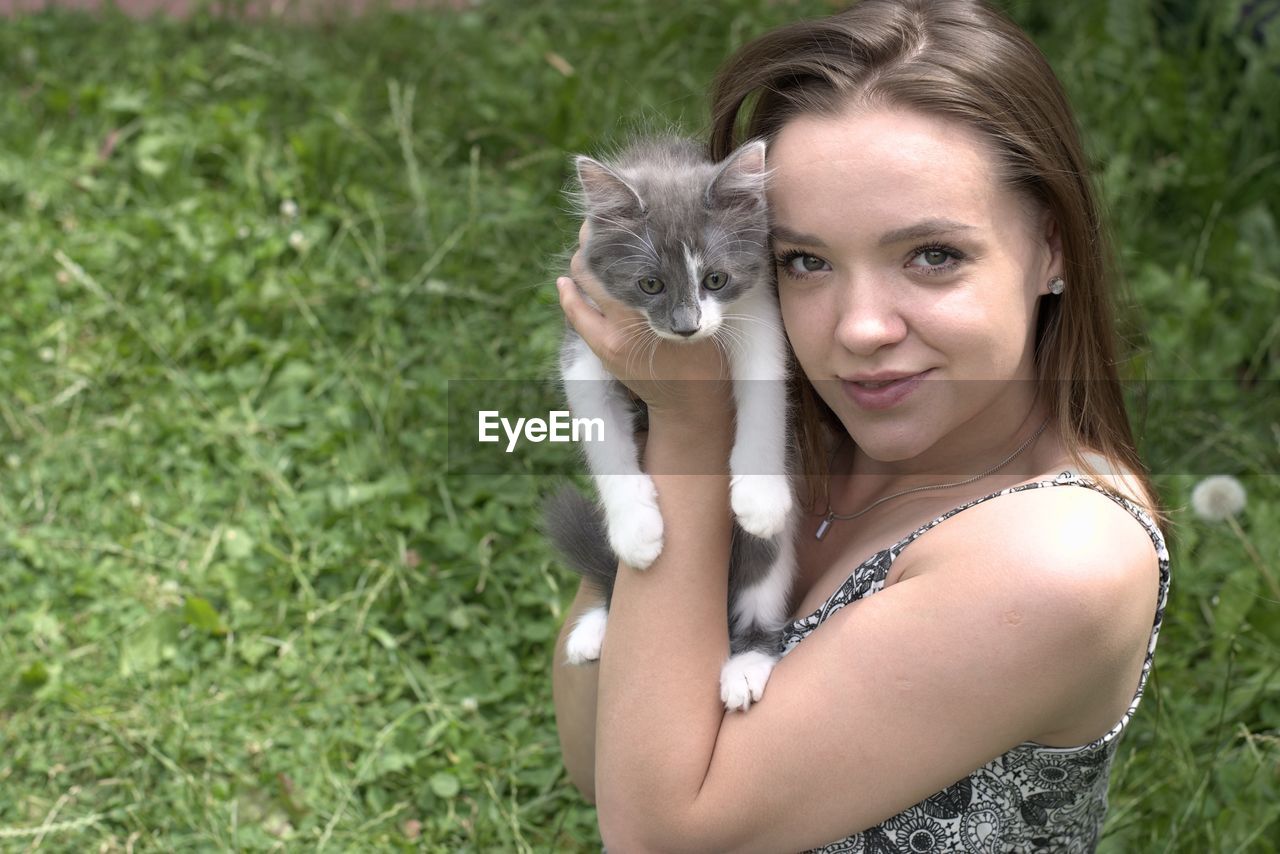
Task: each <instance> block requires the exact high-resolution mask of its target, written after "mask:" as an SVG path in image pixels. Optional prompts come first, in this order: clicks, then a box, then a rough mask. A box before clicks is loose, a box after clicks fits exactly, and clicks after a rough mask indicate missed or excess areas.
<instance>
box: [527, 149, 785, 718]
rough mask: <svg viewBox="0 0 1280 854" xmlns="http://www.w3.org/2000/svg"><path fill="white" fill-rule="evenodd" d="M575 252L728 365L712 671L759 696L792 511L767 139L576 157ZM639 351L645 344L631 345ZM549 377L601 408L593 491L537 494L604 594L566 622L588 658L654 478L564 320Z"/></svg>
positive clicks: (732, 688)
mask: <svg viewBox="0 0 1280 854" xmlns="http://www.w3.org/2000/svg"><path fill="white" fill-rule="evenodd" d="M576 165H577V174H578V181H579V185H580V187H581V199H582V202H583V208H584V211H583V212H584V214H585V216H586V217H587V219H588V220H589V221H590V224H591V231H590V236H589V238H588V241H587V244H586V246H584V247H583V252H584V253H585V257H586V262H587V266H588V268H589V269H590V271H591V272H592V274H593V275H594V276H595V277H596V278H597V279H598V280H599V281H600V282H601V284H602V285H603V286H604V289H605V291H606V292H607V293H608V294H609V295H610V296H611V297H613V298H614V299H616V300H618V301H619V302H622V303H625V304H626V305H628V306H631V307H632V308H635V309H637V310H639V311H640V312H642V313H643V314H644V315H645V316H646V318H647V320H648V324H647V327H645V328H642V329H641V330H637V334H643V335H645V336H647V337H648V339H649V340H648V341H646V343H647V344H650V345H655V344H656V343H657V339H656V338H653V336H655V335H656V336H657V337H658V338H665V339H668V340H672V341H680V342H685V341H697V340H701V339H704V338H708V337H711V336H715V337H716V338H717V340H718V342H719V344H720V346H721V347H722V349H723V351H724V353H725V356H726V362H727V364H728V366H729V369H730V373H731V377H732V380H733V393H734V402H735V405H736V413H737V426H736V432H735V435H734V443H733V451H732V453H731V455H730V459H729V469H730V473H731V475H732V477H731V480H730V504H731V506H732V508H733V513H734V516H735V517H736V524H735V526H734V532H733V543H732V553H731V558H730V571H729V614H730V620H731V624H730V640H731V644H730V653H731V655H730V658H729V659H728V661H727V662H726V663H725V665H724V668H723V669H722V672H721V678H720V689H721V690H720V693H721V699H723V701H724V703H725V706H726V708H728V709H746V708H748V707H749V706H750V705H751V703H752V702H753V701H755V700H759V699H760V697H761V695H762V693H763V690H764V686H765V683H766V682H767V681H768V678H769V674H770V672H771V671H772V670H773V666H774V665H775V664H776V663H777V659H778V652H777V648H778V641H779V640H780V638H781V629H782V627H783V625H784V624H785V622H786V618H787V597H788V595H789V593H790V590H791V584H792V579H793V577H794V569H795V549H794V545H793V538H794V532H795V522H796V510H795V502H794V501H793V498H792V491H791V483H790V478H789V475H788V441H787V440H788V436H787V399H786V382H785V380H786V364H787V356H786V353H787V350H786V342H785V339H784V337H783V330H782V320H781V316H780V314H779V310H778V304H777V298H776V296H775V294H774V291H773V287H772V276H773V271H772V264H773V260H772V255H771V253H770V251H769V245H768V235H769V223H768V207H767V202H766V198H765V186H766V180H767V177H768V172H767V169H766V166H765V143H764V142H763V141H760V140H756V141H752V142H749V143H746V144H745V145H743V146H742V147H741V148H739V149H738V150H737V151H735V152H733V153H732V154H731V155H729V156H728V157H727V158H725V159H724V160H723V161H721V162H720V163H714V162H712V161H711V160H710V159H709V158H708V157H707V155H706V153H705V150H704V149H703V148H702V147H701V146H700V145H698V144H697V143H694V142H692V141H690V140H687V139H681V138H674V137H655V138H648V139H644V140H642V141H640V142H638V143H634V144H632V145H631V146H630V147H628V148H627V149H626V150H625V151H624V152H623V153H622V154H620V155H619V156H618V157H616V158H613V159H612V160H611V162H609V163H607V164H606V163H602V162H600V161H597V160H593V159H592V158H590V157H586V156H579V157H577V158H576ZM640 358H643V355H641V356H640ZM560 376H561V380H562V382H563V385H564V388H565V394H566V397H567V398H568V401H569V407H570V409H571V410H572V413H573V416H574V418H600V419H601V420H602V421H603V423H604V425H605V436H604V441H603V442H585V443H583V448H584V449H585V452H586V457H587V463H588V467H589V468H590V470H591V473H592V475H593V478H594V480H595V483H596V487H597V491H598V494H599V505H594V504H592V503H591V502H589V501H587V500H586V499H584V498H583V497H582V496H581V495H580V494H579V493H578V492H577V491H576V490H574V489H573V488H572V487H569V488H567V489H566V490H564V491H562V492H561V493H559V494H558V495H555V496H553V497H552V498H551V499H550V500H549V501H548V502H547V504H546V506H545V516H544V518H545V522H544V525H545V530H546V531H547V533H548V535H549V536H550V538H551V540H552V541H553V543H554V544H555V545H556V546H557V547H558V548H559V550H560V551H561V552H562V553H563V554H564V555H565V557H566V558H567V559H568V561H569V563H570V565H571V566H572V567H573V568H574V569H575V571H577V572H578V573H580V574H581V575H583V576H584V577H585V578H588V579H591V580H592V581H593V582H594V583H595V584H596V586H598V587H599V588H600V589H601V592H602V593H603V597H604V602H603V604H601V605H600V606H599V607H597V608H594V609H592V610H591V611H588V612H587V613H586V614H585V615H583V617H582V618H581V619H580V620H579V621H578V623H577V624H576V625H575V627H574V629H573V630H572V632H571V633H570V635H569V637H568V639H567V644H566V651H567V657H568V660H569V662H570V663H573V664H580V663H582V662H585V661H592V660H596V659H598V658H599V657H600V649H601V645H602V643H603V640H604V630H605V623H606V617H607V612H608V603H609V600H610V598H611V597H612V592H613V583H614V577H615V575H616V572H617V566H618V560H619V559H621V560H622V561H623V562H624V563H626V564H627V565H629V566H632V567H635V568H636V569H639V570H643V569H646V568H648V567H649V566H650V565H651V564H652V563H653V561H654V560H655V559H656V558H657V557H658V555H659V554H660V553H661V551H662V532H663V522H662V516H661V514H660V513H659V512H658V502H657V492H656V490H655V487H654V484H653V481H652V480H651V479H650V478H649V476H648V475H647V474H644V473H643V472H642V471H641V469H640V465H639V449H638V447H637V444H636V439H635V435H634V431H633V422H634V420H635V418H636V415H637V411H636V404H635V402H634V398H633V396H632V395H631V394H630V393H629V391H628V390H627V389H626V387H625V386H624V385H623V384H622V383H621V382H619V381H618V380H617V379H616V378H614V377H613V376H612V375H611V374H610V373H608V371H606V369H605V367H604V365H603V364H602V363H601V362H600V360H599V358H598V357H597V356H596V355H595V354H594V353H593V352H592V351H591V349H590V348H589V347H588V346H587V345H586V342H585V341H583V340H582V338H581V337H580V336H579V335H578V334H577V333H576V332H574V331H573V329H572V327H568V326H566V331H565V337H564V341H563V344H562V347H561V352H560Z"/></svg>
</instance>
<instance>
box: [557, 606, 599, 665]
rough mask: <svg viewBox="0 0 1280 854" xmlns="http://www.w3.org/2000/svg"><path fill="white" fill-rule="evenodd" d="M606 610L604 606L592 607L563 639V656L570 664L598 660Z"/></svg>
mask: <svg viewBox="0 0 1280 854" xmlns="http://www.w3.org/2000/svg"><path fill="white" fill-rule="evenodd" d="M607 621H608V612H607V611H605V609H604V608H592V609H591V610H590V611H588V612H587V613H585V614H583V615H582V616H581V617H580V618H579V619H578V623H577V625H575V626H574V627H573V631H571V632H569V636H568V637H567V638H565V639H564V657H565V660H566V661H568V662H569V663H570V664H586V663H587V662H588V661H599V660H600V649H601V648H602V647H603V646H604V627H605V623H606V622H607Z"/></svg>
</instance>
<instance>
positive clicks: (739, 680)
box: [720, 651, 778, 712]
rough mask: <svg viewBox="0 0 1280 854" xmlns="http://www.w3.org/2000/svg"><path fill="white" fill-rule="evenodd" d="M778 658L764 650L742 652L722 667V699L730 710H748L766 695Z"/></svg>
mask: <svg viewBox="0 0 1280 854" xmlns="http://www.w3.org/2000/svg"><path fill="white" fill-rule="evenodd" d="M777 663H778V659H776V658H774V657H773V656H772V655H767V654H765V653H763V652H755V651H751V652H740V653H738V654H737V655H735V656H733V657H731V658H730V659H729V660H728V661H726V662H725V663H724V667H722V668H720V699H721V700H722V701H724V707H725V709H726V710H728V711H730V712H736V711H746V710H747V709H748V708H750V706H751V704H752V703H754V702H758V701H759V700H760V698H761V697H763V696H764V686H765V683H766V682H768V681H769V674H770V673H772V672H773V666H774V665H775V664H777Z"/></svg>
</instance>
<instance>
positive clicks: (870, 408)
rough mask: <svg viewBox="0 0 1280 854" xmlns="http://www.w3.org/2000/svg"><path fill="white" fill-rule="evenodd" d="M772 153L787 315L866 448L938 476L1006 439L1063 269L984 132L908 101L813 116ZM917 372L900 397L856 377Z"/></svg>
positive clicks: (1021, 412)
mask: <svg viewBox="0 0 1280 854" xmlns="http://www.w3.org/2000/svg"><path fill="white" fill-rule="evenodd" d="M769 161H770V164H769V165H770V166H771V167H772V169H773V170H774V175H773V178H772V179H771V181H770V187H771V189H770V191H769V202H770V206H771V211H772V217H773V244H774V247H773V248H774V252H775V254H776V255H777V256H779V264H778V295H779V300H780V303H781V308H782V317H783V323H784V325H785V326H786V331H787V335H788V337H789V338H790V340H791V345H792V347H793V349H794V350H795V354H796V356H797V358H798V360H799V362H800V365H801V366H802V368H803V369H804V372H805V375H806V376H807V377H808V378H809V380H810V381H811V382H812V383H813V384H814V387H815V389H816V390H817V392H818V394H819V395H821V397H822V399H823V400H824V401H825V402H826V403H827V405H828V406H830V407H831V409H832V411H833V412H834V413H835V414H836V415H837V416H839V418H840V420H841V422H842V423H843V424H844V426H845V428H846V430H848V432H849V434H850V436H852V438H853V439H854V441H855V442H856V443H857V445H858V447H859V448H860V449H861V450H862V451H864V452H865V453H866V454H867V456H869V457H870V458H872V459H873V460H878V461H884V462H893V461H902V460H912V459H914V460H916V461H917V462H918V463H919V464H920V465H917V466H914V467H912V466H905V467H903V468H902V470H903V471H925V470H926V469H925V468H922V467H921V466H924V465H927V464H929V463H932V465H934V466H935V468H934V469H933V471H942V470H943V469H941V468H936V466H937V465H939V464H940V462H941V460H943V459H946V458H948V457H954V456H955V455H956V454H970V453H973V454H977V453H979V452H981V451H982V450H984V449H985V448H986V445H984V444H983V442H984V440H985V441H986V442H987V443H992V442H994V443H999V442H1005V441H1007V439H1008V437H1009V435H1010V434H1011V433H1012V432H1013V431H1014V430H1016V429H1017V427H1018V426H1019V425H1020V424H1021V423H1022V421H1023V419H1024V418H1025V417H1026V416H1027V414H1028V411H1029V410H1030V408H1031V406H1032V402H1033V398H1034V383H1033V380H1034V378H1035V371H1034V365H1033V362H1032V347H1033V342H1034V332H1035V318H1036V307H1037V303H1038V300H1039V297H1040V295H1042V294H1046V293H1048V292H1049V291H1048V281H1049V279H1050V278H1052V277H1053V276H1056V275H1059V274H1060V268H1061V264H1060V261H1059V257H1058V252H1057V249H1056V247H1057V243H1058V241H1057V239H1056V236H1055V235H1054V234H1053V233H1052V231H1051V229H1050V226H1049V224H1048V219H1047V217H1041V216H1037V215H1033V214H1032V212H1031V211H1030V210H1029V206H1028V205H1026V204H1024V203H1023V202H1022V201H1021V200H1020V199H1019V198H1018V197H1016V196H1015V195H1014V194H1012V193H1011V192H1009V191H1008V190H1006V189H1005V188H1004V187H1002V186H1001V185H1000V184H999V183H998V182H997V180H996V173H995V161H994V159H993V156H992V155H991V154H990V153H989V151H988V150H987V149H986V147H985V145H984V142H983V140H982V139H981V138H980V137H979V136H978V135H977V134H976V133H975V132H973V131H971V130H969V129H968V128H967V127H965V126H964V125H962V124H959V123H957V122H954V121H950V120H945V119H937V118H931V117H929V116H926V115H923V114H921V113H917V112H912V111H906V110H898V109H895V110H875V111H861V112H850V113H848V114H845V115H841V116H839V117H820V116H804V117H799V118H796V119H794V120H792V121H791V122H789V123H788V124H787V125H785V126H784V127H783V129H782V130H781V131H780V133H779V134H778V136H777V137H776V139H775V140H774V141H773V143H772V145H771V147H770V153H769ZM924 372H927V374H925V376H924V377H922V378H921V381H919V382H918V383H915V384H914V387H913V388H912V390H911V391H910V392H909V393H908V394H907V395H906V396H905V397H903V398H902V399H900V400H896V401H895V398H897V397H898V396H899V395H900V393H901V390H902V388H903V386H898V387H897V389H893V388H890V389H886V390H885V391H882V392H880V393H879V394H878V395H873V394H872V393H871V392H864V391H863V390H862V389H860V388H858V387H856V386H854V385H853V383H852V382H851V381H852V380H856V379H859V378H866V377H868V376H876V375H882V374H889V375H891V376H895V377H896V376H904V375H912V374H921V373H924ZM912 385H913V384H911V383H907V384H906V386H908V387H910V386H912ZM873 397H875V398H880V399H879V400H875V399H871V398H873ZM931 449H932V451H933V452H932V453H930V450H931ZM931 458H932V459H931ZM951 470H955V469H954V467H952V469H951Z"/></svg>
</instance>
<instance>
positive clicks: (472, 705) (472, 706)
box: [458, 697, 480, 712]
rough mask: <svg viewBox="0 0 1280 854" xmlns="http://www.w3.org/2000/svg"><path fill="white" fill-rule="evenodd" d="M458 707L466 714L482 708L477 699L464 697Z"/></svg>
mask: <svg viewBox="0 0 1280 854" xmlns="http://www.w3.org/2000/svg"><path fill="white" fill-rule="evenodd" d="M458 705H460V706H462V710H463V711H464V712H474V711H475V710H476V709H478V708H480V704H479V703H478V702H476V698H475V697H463V698H462V702H461V703H459V704H458Z"/></svg>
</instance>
